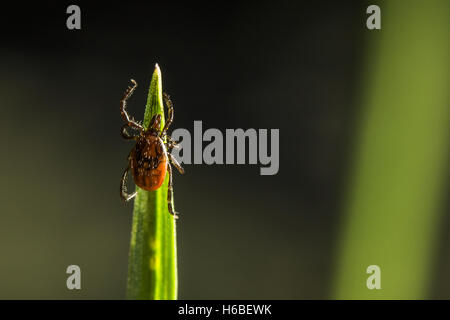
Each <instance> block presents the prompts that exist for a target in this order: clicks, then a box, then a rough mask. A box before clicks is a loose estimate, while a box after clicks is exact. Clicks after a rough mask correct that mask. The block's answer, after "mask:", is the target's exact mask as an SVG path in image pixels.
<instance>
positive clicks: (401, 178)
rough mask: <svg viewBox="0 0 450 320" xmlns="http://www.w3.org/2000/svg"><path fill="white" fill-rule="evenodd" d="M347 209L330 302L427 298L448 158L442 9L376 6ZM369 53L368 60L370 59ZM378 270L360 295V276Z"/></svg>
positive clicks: (447, 7)
mask: <svg viewBox="0 0 450 320" xmlns="http://www.w3.org/2000/svg"><path fill="white" fill-rule="evenodd" d="M380 7H381V12H382V13H381V14H382V29H381V30H379V31H366V32H367V37H369V38H370V42H373V41H374V40H375V39H377V40H378V39H379V41H378V42H377V43H376V44H375V45H372V44H371V48H372V49H374V50H371V51H370V53H371V54H370V59H368V63H369V64H370V66H371V67H370V68H369V70H368V71H369V73H368V76H367V80H368V82H367V83H368V86H367V88H366V89H365V91H366V96H365V97H364V102H365V106H364V107H365V108H367V109H366V114H365V115H364V117H363V119H362V122H361V135H360V137H361V138H360V141H359V147H358V151H357V154H356V163H355V166H354V173H353V174H354V177H353V181H352V186H351V189H350V192H349V199H348V203H347V205H346V211H347V212H346V214H347V216H346V221H345V226H344V229H343V230H342V239H341V246H340V250H339V255H338V261H337V262H338V265H337V273H336V283H335V288H334V293H333V294H334V298H339V299H340V298H344V299H421V298H425V297H427V295H428V293H429V291H428V290H429V289H430V287H429V286H430V283H431V280H432V274H433V264H432V262H433V260H434V257H435V256H434V253H435V249H436V244H437V240H438V239H437V235H438V234H439V229H440V228H439V221H440V216H439V213H440V212H441V209H442V208H441V205H442V204H443V201H442V200H443V198H442V196H443V194H444V193H445V192H446V190H445V178H446V170H447V159H448V142H449V140H448V139H449V135H448V133H449V132H448V126H449V117H450V108H449V105H448V101H449V100H448V98H449V87H448V83H449V79H450V47H449V44H450V41H449V39H450V3H449V1H447V0H430V1H418V0H411V1H384V2H381V4H380ZM372 53H373V54H372ZM369 265H378V266H379V267H380V268H381V277H380V278H381V289H380V290H376V289H375V290H369V289H368V288H367V286H366V280H367V278H368V277H369V275H368V274H366V268H367V267H368V266H369Z"/></svg>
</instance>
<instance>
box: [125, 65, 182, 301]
mask: <svg viewBox="0 0 450 320" xmlns="http://www.w3.org/2000/svg"><path fill="white" fill-rule="evenodd" d="M157 113H159V114H161V116H162V120H161V128H163V127H164V107H163V102H162V79H161V70H160V69H159V66H158V65H156V66H155V71H154V72H153V76H152V80H151V83H150V90H149V94H148V99H147V105H146V108H145V114H144V127H145V128H147V127H148V125H149V123H150V120H151V118H152V117H153V116H154V115H155V114H157ZM167 184H168V175H166V179H165V181H164V183H163V185H162V186H161V187H160V188H159V189H158V190H156V191H150V192H149V191H145V190H142V189H140V188H139V187H137V186H136V190H137V195H136V198H135V200H134V211H133V225H132V231H131V246H130V254H129V266H128V286H127V298H128V299H151V300H173V299H177V248H176V232H175V219H174V218H173V216H172V215H171V214H170V213H169V212H168V209H167Z"/></svg>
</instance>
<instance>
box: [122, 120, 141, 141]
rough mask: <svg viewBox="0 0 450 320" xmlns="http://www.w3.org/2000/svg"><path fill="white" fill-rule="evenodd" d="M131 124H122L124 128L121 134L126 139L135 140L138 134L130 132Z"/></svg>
mask: <svg viewBox="0 0 450 320" xmlns="http://www.w3.org/2000/svg"><path fill="white" fill-rule="evenodd" d="M129 127H130V126H129V125H128V123H125V124H124V125H123V126H122V129H121V130H120V134H121V135H122V137H123V138H124V139H126V140H135V139H136V138H137V136H136V135H133V134H131V133H129V132H128V130H127V128H129Z"/></svg>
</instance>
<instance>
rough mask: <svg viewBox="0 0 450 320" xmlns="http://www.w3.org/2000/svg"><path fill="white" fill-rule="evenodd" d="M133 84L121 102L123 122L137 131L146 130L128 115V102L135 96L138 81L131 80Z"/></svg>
mask: <svg viewBox="0 0 450 320" xmlns="http://www.w3.org/2000/svg"><path fill="white" fill-rule="evenodd" d="M131 83H132V84H133V86H132V87H130V86H129V87H128V88H127V90H126V91H125V93H124V95H123V98H122V100H120V114H121V115H122V118H123V120H124V121H125V122H126V124H127V125H129V126H130V127H131V128H133V129H136V130H140V131H141V130H144V128H143V127H142V126H141V125H140V124H139V123H137V122H136V121H135V120H134V119H133V118H130V116H129V115H128V112H127V110H126V107H127V100H128V98H129V97H131V95H132V94H133V92H134V90H135V89H136V87H137V83H136V81H134V80H133V79H131Z"/></svg>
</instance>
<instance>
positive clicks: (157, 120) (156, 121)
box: [148, 114, 161, 133]
mask: <svg viewBox="0 0 450 320" xmlns="http://www.w3.org/2000/svg"><path fill="white" fill-rule="evenodd" d="M148 129H149V130H151V131H154V132H157V133H159V132H160V131H161V115H160V114H155V115H154V116H153V117H152V120H151V121H150V125H149V126H148Z"/></svg>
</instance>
